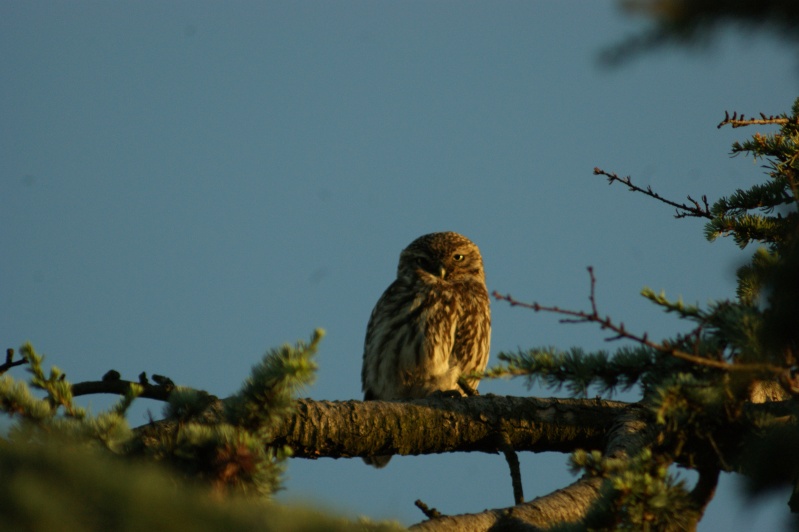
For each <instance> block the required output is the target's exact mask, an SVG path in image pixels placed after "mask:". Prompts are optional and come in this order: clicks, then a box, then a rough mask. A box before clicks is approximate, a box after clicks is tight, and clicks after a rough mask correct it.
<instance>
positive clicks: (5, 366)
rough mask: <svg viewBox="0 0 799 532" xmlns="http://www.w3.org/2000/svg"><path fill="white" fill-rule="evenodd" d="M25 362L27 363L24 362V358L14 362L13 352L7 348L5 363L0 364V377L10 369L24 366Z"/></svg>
mask: <svg viewBox="0 0 799 532" xmlns="http://www.w3.org/2000/svg"><path fill="white" fill-rule="evenodd" d="M27 362H28V361H27V360H25V359H24V358H21V359H19V360H14V350H13V349H11V348H10V347H9V348H8V349H6V361H5V362H4V363H2V364H0V375H2V374H3V373H5V372H6V371H8V370H10V369H11V368H14V367H16V366H21V365H23V364H26V363H27Z"/></svg>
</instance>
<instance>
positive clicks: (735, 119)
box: [716, 111, 790, 129]
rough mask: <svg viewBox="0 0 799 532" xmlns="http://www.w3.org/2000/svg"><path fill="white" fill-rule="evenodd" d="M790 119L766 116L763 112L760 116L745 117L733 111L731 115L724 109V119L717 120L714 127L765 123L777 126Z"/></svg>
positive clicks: (734, 126)
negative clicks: (717, 123)
mask: <svg viewBox="0 0 799 532" xmlns="http://www.w3.org/2000/svg"><path fill="white" fill-rule="evenodd" d="M789 121H790V119H789V118H788V117H785V116H774V115H771V116H766V115H765V114H763V113H760V118H746V117H745V116H744V115H743V113H741V114H740V115H738V113H737V112H733V113H732V116H730V113H729V112H728V111H724V120H722V121H721V122H719V125H717V126H716V127H717V128H718V129H721V128H723V127H724V126H726V125H727V124H729V125H731V126H732V127H733V128H736V127H745V126H752V125H767V124H776V125H779V126H784V125H785V124H787V123H788V122H789Z"/></svg>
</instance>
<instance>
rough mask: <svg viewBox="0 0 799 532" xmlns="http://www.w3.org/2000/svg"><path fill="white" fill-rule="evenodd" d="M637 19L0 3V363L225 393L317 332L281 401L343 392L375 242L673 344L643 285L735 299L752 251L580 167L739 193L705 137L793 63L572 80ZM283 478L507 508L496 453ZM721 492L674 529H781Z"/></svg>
mask: <svg viewBox="0 0 799 532" xmlns="http://www.w3.org/2000/svg"><path fill="white" fill-rule="evenodd" d="M644 23H645V21H642V20H639V19H630V18H627V17H625V16H624V15H623V14H622V13H620V12H619V11H618V9H617V6H616V4H615V3H614V2H610V1H595V2H576V1H559V2H540V1H539V2H532V1H527V2H503V3H495V2H480V3H478V2H458V3H455V2H418V1H410V2H383V1H371V0H370V1H363V2H360V1H359V2H352V1H348V2H335V3H334V2H262V3H255V2H225V3H221V2H206V1H199V2H161V1H137V2H113V3H109V2H3V3H1V4H0V50H2V53H0V80H1V81H0V88H1V89H2V98H0V116H2V122H1V123H2V126H0V131H1V132H2V143H0V171H1V172H2V174H0V175H1V179H0V207H1V208H0V224H1V225H2V229H1V230H0V249H1V250H2V260H0V300H1V301H2V305H1V306H0V331H2V340H3V345H2V347H18V346H19V345H21V344H22V343H23V342H25V341H28V340H29V341H31V342H33V344H34V346H35V347H36V348H37V349H38V350H39V351H40V352H43V353H45V354H46V355H47V357H48V358H47V362H48V363H49V364H55V365H57V366H59V367H61V368H62V369H64V370H65V371H66V373H67V377H68V378H69V379H70V380H71V381H73V382H79V381H82V380H96V379H98V378H99V377H100V376H101V375H102V374H103V373H105V371H107V370H108V369H111V368H113V369H116V370H118V371H120V372H121V373H122V375H123V377H124V378H130V379H135V378H136V376H137V375H138V374H139V373H140V372H142V371H145V372H147V373H148V374H153V373H159V374H163V375H167V376H169V377H171V378H172V379H173V380H174V381H175V382H176V383H178V384H183V385H188V386H192V387H195V388H201V389H205V390H207V391H209V392H211V393H213V394H216V395H219V396H226V395H229V394H231V393H233V392H235V391H236V390H237V389H238V387H239V385H240V384H241V382H242V380H243V379H244V378H245V377H246V376H247V374H248V372H249V369H250V367H251V366H252V365H253V364H254V363H255V362H257V361H258V360H259V359H260V357H261V355H262V354H263V353H264V352H265V350H266V349H267V348H269V347H271V346H277V345H280V344H282V343H284V342H294V341H295V340H297V339H307V338H309V337H310V334H311V332H312V331H313V329H314V328H316V327H322V328H324V329H326V331H327V336H326V338H325V339H324V341H323V344H322V349H321V352H320V353H319V356H318V362H319V373H318V379H317V382H316V384H315V385H314V386H313V387H311V388H310V389H308V390H307V395H308V396H309V397H312V398H315V399H331V400H336V399H340V400H345V399H353V398H360V397H361V391H360V366H361V354H362V346H363V336H364V331H365V327H366V322H367V319H368V316H369V313H370V311H371V309H372V306H373V305H374V303H375V302H376V300H377V298H378V297H379V296H380V294H381V293H382V291H383V290H384V289H385V287H386V286H387V285H388V284H389V283H390V282H391V280H392V278H393V276H394V274H395V269H396V263H397V259H398V257H399V252H400V251H401V250H402V248H403V247H405V246H406V245H407V244H408V243H410V242H411V241H412V240H413V239H414V238H416V237H417V236H419V235H421V234H424V233H428V232H433V231H442V230H453V231H458V232H461V233H463V234H465V235H467V236H468V237H470V238H471V239H472V240H473V241H474V242H476V243H477V244H478V245H479V246H480V248H481V250H482V253H483V256H484V259H485V265H486V272H487V277H488V287H489V290H491V291H493V290H498V291H500V292H503V293H505V292H510V293H512V294H513V295H514V296H515V297H517V298H519V299H522V300H528V301H533V300H535V301H538V302H540V303H544V304H552V305H560V306H563V307H570V308H586V306H587V305H588V300H587V295H588V288H589V283H588V276H587V274H586V271H585V268H586V266H588V265H592V266H594V268H595V272H596V276H597V298H598V303H599V305H600V309H601V311H602V312H603V313H607V314H610V315H612V316H613V317H614V318H616V319H618V320H621V321H624V322H625V324H626V325H627V326H628V327H629V328H630V329H631V330H634V331H638V332H643V331H648V332H649V334H650V335H651V336H653V337H655V338H661V337H664V336H666V335H671V334H673V333H675V332H678V331H684V330H686V329H687V327H688V326H687V324H684V323H681V322H679V321H678V320H676V319H675V318H674V317H672V316H669V315H665V314H663V313H662V312H661V311H660V310H659V309H657V308H655V307H654V306H653V305H651V304H650V303H648V302H647V301H645V300H644V299H643V298H642V297H641V296H640V295H639V291H640V290H641V288H642V287H644V286H650V287H652V288H654V289H656V290H661V289H663V290H665V291H666V293H667V295H669V296H670V297H673V298H676V297H678V296H682V297H683V298H684V299H685V300H686V301H687V302H690V303H695V302H698V303H700V304H704V303H706V302H707V301H709V300H711V299H722V298H728V297H733V296H734V286H735V283H734V270H735V267H736V266H737V265H738V264H740V263H741V262H742V261H743V260H745V259H747V258H748V257H749V256H750V255H751V252H752V251H753V250H752V249H747V250H744V251H743V252H741V251H739V250H738V249H737V248H736V247H735V245H734V244H733V242H732V241H719V242H716V243H713V244H710V243H707V242H706V241H705V239H704V237H703V232H702V229H703V224H702V222H701V221H699V220H692V219H686V220H675V219H674V218H673V217H672V215H673V211H672V210H671V209H670V208H668V207H666V206H664V205H661V204H658V203H656V202H654V201H651V200H648V199H647V198H645V197H643V196H640V195H634V194H630V193H629V192H627V191H626V189H625V188H623V187H620V186H618V185H614V186H613V187H608V186H607V184H606V183H605V181H604V180H603V179H602V178H600V177H595V176H593V175H592V169H593V168H594V167H595V166H599V167H601V168H603V169H605V170H608V171H615V172H618V173H619V174H622V175H627V174H629V175H632V177H633V179H634V180H635V181H636V182H637V183H638V184H640V185H643V186H646V185H651V186H652V187H654V188H655V189H656V190H657V191H658V192H660V193H661V194H663V195H664V196H667V197H671V198H673V199H677V200H681V199H683V198H684V197H685V196H686V195H687V194H690V195H692V196H693V197H695V198H698V197H700V196H701V195H702V194H707V195H708V198H709V199H710V200H714V199H716V198H718V197H719V196H720V195H723V194H728V193H730V192H732V191H733V190H734V189H735V188H739V187H748V186H750V185H751V184H752V183H754V182H757V181H758V180H759V179H760V175H761V172H762V170H761V168H760V167H759V166H758V163H753V162H752V161H751V160H749V159H744V158H742V157H739V158H730V157H729V156H728V154H729V149H730V143H731V142H732V141H733V140H736V139H743V138H745V137H746V136H748V135H751V134H752V133H754V130H751V129H750V130H746V129H744V130H732V129H729V128H727V129H722V130H717V129H716V124H717V123H718V122H719V121H720V120H721V119H722V118H723V116H724V111H725V110H730V111H732V110H737V111H739V112H741V111H742V112H745V113H747V114H755V113H757V112H760V111H763V112H765V113H768V114H771V113H780V112H784V111H788V110H789V109H790V105H791V104H792V102H793V100H794V98H795V97H796V96H797V88H799V75H798V74H797V68H796V67H797V64H796V62H795V58H794V55H793V50H790V49H785V48H783V47H782V46H780V44H779V43H778V42H776V41H773V40H771V39H770V38H768V37H763V36H758V35H753V34H748V33H736V32H735V31H732V30H730V31H728V32H726V33H724V34H722V36H721V38H720V39H718V40H717V41H716V42H715V44H714V45H713V46H711V47H710V48H708V49H705V50H700V51H696V50H694V51H691V52H685V51H683V50H676V49H666V50H662V51H659V52H655V53H652V54H648V55H645V56H643V57H642V58H640V59H638V60H636V61H633V62H632V63H630V64H628V65H626V66H624V67H622V68H618V69H612V70H609V69H606V68H603V67H601V66H600V65H599V63H598V61H597V56H598V54H599V53H600V52H601V50H603V49H604V48H605V47H608V46H611V45H613V44H614V43H617V42H618V41H619V40H620V39H622V38H623V37H624V36H627V35H629V34H630V33H631V32H635V31H639V30H641V29H642V28H643V26H644ZM493 324H494V328H493V341H492V358H493V357H495V355H496V353H498V352H500V351H503V350H509V351H513V350H516V349H517V348H519V347H532V346H545V345H554V346H558V347H562V348H567V347H570V346H575V345H576V346H582V347H584V348H586V349H599V348H609V347H613V346H611V345H608V344H607V343H606V342H605V341H604V340H603V338H604V336H603V333H602V332H601V331H599V330H598V329H597V328H596V327H592V326H589V325H582V326H577V325H560V324H558V321H557V318H556V317H555V316H549V315H541V314H534V313H532V312H529V311H525V310H522V309H511V308H509V307H508V306H507V305H506V304H503V303H500V302H495V303H494V305H493ZM494 360H495V358H494ZM13 374H14V375H15V376H17V377H23V376H24V375H25V373H24V372H23V371H22V370H15V371H14V372H13ZM480 389H481V391H482V392H483V393H486V392H493V393H497V394H513V395H527V394H530V393H533V394H535V395H539V396H564V395H565V393H564V392H560V393H558V392H555V391H553V390H541V389H534V390H532V391H528V390H527V389H526V388H525V387H524V386H523V383H522V382H521V381H496V382H484V383H483V384H482V385H481V388H480ZM622 398H624V399H630V400H634V399H635V398H636V395H634V394H627V395H623V396H622ZM87 404H89V405H90V406H91V407H92V408H93V409H94V410H99V409H102V408H105V407H106V406H107V405H108V404H109V399H107V398H99V397H94V398H90V399H88V403H87ZM148 410H149V411H151V412H153V413H155V414H156V415H157V414H159V413H160V411H161V405H160V404H158V403H155V402H151V401H145V400H142V401H139V402H138V404H137V405H136V406H135V407H134V409H133V410H132V412H131V423H132V424H133V425H139V424H142V423H144V422H146V420H147V411H148ZM521 459H522V474H523V480H524V488H525V495H526V497H527V498H532V497H535V496H538V495H543V494H546V493H549V492H550V491H552V490H553V489H556V488H558V487H563V486H565V485H566V484H568V483H570V482H571V481H573V477H572V476H571V475H570V474H569V473H568V471H567V466H566V463H567V456H565V455H561V454H541V455H533V454H531V453H525V454H523V455H522V456H521ZM686 478H688V479H689V480H692V479H693V477H691V476H690V475H686ZM286 487H287V490H286V491H285V492H283V493H282V494H281V495H280V499H281V500H303V501H312V502H314V503H317V504H322V505H325V506H327V507H329V508H334V509H336V510H337V511H339V512H344V513H346V514H347V515H367V516H370V517H373V518H396V519H398V520H400V521H401V522H403V523H405V524H411V523H414V522H417V521H419V520H421V519H422V518H423V516H422V515H421V513H420V512H419V511H418V510H417V509H416V508H414V506H413V501H414V500H416V499H422V500H423V501H425V502H426V503H427V504H429V505H431V506H434V507H436V508H438V509H439V510H440V511H442V512H443V513H450V514H451V513H463V512H479V511H481V510H483V509H485V508H491V507H502V506H509V505H511V504H512V490H511V483H510V479H509V475H508V472H507V466H506V464H505V461H504V460H503V459H502V458H501V457H500V456H495V455H477V454H453V455H442V456H425V457H399V458H395V459H394V460H392V462H391V464H390V465H389V466H388V467H387V468H386V469H384V470H375V469H372V468H370V467H367V466H366V465H364V464H363V463H362V462H361V461H360V460H345V459H342V460H332V459H321V460H318V461H306V460H299V459H297V460H292V461H291V462H290V464H289V469H288V481H287V483H286ZM738 493H739V492H738V483H737V481H736V480H735V479H734V478H731V477H730V476H729V475H725V476H724V478H723V479H722V483H721V486H720V489H719V493H718V495H717V497H716V499H715V500H714V502H713V503H712V504H711V506H710V509H709V510H708V513H707V515H706V517H705V519H704V520H703V521H702V523H701V525H700V530H708V531H709V530H749V529H758V528H759V529H761V530H764V529H768V528H771V529H773V528H774V527H779V526H781V523H783V521H782V519H783V516H785V515H787V512H788V509H787V506H786V503H787V500H788V493H782V494H780V495H779V497H776V498H774V499H766V500H765V501H763V502H761V503H760V504H758V505H756V506H746V505H743V504H742V503H741V499H740V498H739V496H738Z"/></svg>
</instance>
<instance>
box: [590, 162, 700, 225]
mask: <svg viewBox="0 0 799 532" xmlns="http://www.w3.org/2000/svg"><path fill="white" fill-rule="evenodd" d="M594 175H603V176H605V177H607V178H608V184H610V185H612V184H613V183H615V182H619V183H622V184H624V185H627V188H628V189H629V190H630V191H631V192H640V193H641V194H644V195H646V196H649V197H650V198H654V199H656V200H658V201H660V202H662V203H665V204H666V205H671V206H672V207H674V208H675V209H677V214H675V215H674V217H675V218H686V217H696V218H712V217H713V216H712V215H711V213H710V205H709V204H708V202H707V196H702V205H700V204H699V202H698V201H696V200H695V199H693V198H692V197H691V196H688V201H689V202H691V204H692V205H686V204H685V203H676V202H674V201H671V200H668V199H666V198H664V197H663V196H661V195H660V194H658V193H657V192H655V191H653V190H652V187H649V186H648V187H646V188H641V187H639V186H638V185H635V184H633V182H632V179H631V178H630V176H627V177H619V176H618V175H617V174H614V173H609V172H606V171H604V170H602V169H601V168H594Z"/></svg>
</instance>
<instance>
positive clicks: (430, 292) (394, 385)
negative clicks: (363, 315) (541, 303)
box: [361, 232, 491, 467]
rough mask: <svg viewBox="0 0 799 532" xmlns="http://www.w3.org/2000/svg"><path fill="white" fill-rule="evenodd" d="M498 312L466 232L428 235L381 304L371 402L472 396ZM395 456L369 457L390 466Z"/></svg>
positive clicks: (368, 390)
mask: <svg viewBox="0 0 799 532" xmlns="http://www.w3.org/2000/svg"><path fill="white" fill-rule="evenodd" d="M490 340H491V309H490V303H489V298H488V290H487V289H486V284H485V273H484V272H483V259H482V257H481V256H480V250H479V249H478V248H477V246H476V245H475V244H474V243H473V242H472V241H471V240H469V239H468V238H466V237H465V236H462V235H459V234H458V233H452V232H444V233H431V234H429V235H424V236H420V237H419V238H417V239H416V240H414V241H413V242H411V244H410V245H409V246H408V247H406V248H405V249H404V250H403V251H402V253H401V254H400V259H399V266H398V268H397V279H396V280H395V281H394V282H393V283H391V285H390V286H389V287H388V288H387V289H386V291H385V292H383V295H382V296H381V297H380V299H379V300H378V301H377V304H376V305H375V308H374V310H372V315H371V317H370V318H369V324H368V325H367V327H366V340H365V342H364V350H363V369H362V371H361V383H362V385H363V391H364V400H366V401H369V400H374V399H383V400H391V399H415V398H420V397H426V396H428V395H430V394H432V393H435V392H450V393H455V394H460V395H466V392H473V391H474V390H476V389H477V385H478V383H479V380H478V379H475V378H473V377H470V378H466V377H464V379H463V380H462V381H461V382H460V383H459V379H460V377H461V376H462V375H463V376H466V375H469V374H471V373H473V372H479V371H483V370H484V369H485V367H486V364H487V363H488V350H489V344H490ZM389 459H390V457H389V456H372V457H367V458H364V461H365V462H366V463H367V464H370V465H373V466H375V467H383V466H385V465H386V464H387V463H388V461H389Z"/></svg>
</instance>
